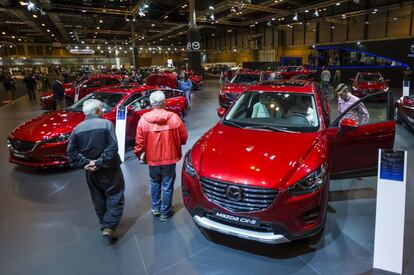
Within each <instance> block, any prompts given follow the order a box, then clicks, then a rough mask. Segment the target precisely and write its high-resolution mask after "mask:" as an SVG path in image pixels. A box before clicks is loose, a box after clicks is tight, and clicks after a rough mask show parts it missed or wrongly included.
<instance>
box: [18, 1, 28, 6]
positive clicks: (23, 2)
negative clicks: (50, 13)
mask: <svg viewBox="0 0 414 275" xmlns="http://www.w3.org/2000/svg"><path fill="white" fill-rule="evenodd" d="M19 3H20V5H22V6H26V5H27V3H26V2H25V1H19Z"/></svg>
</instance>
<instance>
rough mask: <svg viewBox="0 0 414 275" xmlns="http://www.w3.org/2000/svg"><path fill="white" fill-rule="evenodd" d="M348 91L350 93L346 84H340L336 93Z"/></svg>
mask: <svg viewBox="0 0 414 275" xmlns="http://www.w3.org/2000/svg"><path fill="white" fill-rule="evenodd" d="M346 91H348V86H346V85H345V84H344V83H340V84H338V86H336V89H335V92H337V93H340V92H346Z"/></svg>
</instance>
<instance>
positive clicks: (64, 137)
mask: <svg viewBox="0 0 414 275" xmlns="http://www.w3.org/2000/svg"><path fill="white" fill-rule="evenodd" d="M69 137H70V133H67V134H60V135H58V136H57V137H53V138H49V139H45V140H44V142H47V143H54V142H65V141H67V140H68V139H69Z"/></svg>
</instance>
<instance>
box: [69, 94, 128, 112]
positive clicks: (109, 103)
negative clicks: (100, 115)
mask: <svg viewBox="0 0 414 275" xmlns="http://www.w3.org/2000/svg"><path fill="white" fill-rule="evenodd" d="M123 97H124V94H123V93H99V92H95V93H91V94H89V95H87V96H85V97H84V98H82V99H81V100H79V101H78V102H76V103H75V104H73V105H72V106H71V107H69V110H70V111H72V112H82V107H83V103H84V102H85V101H86V100H88V99H98V100H100V101H102V103H103V112H104V113H108V112H110V111H112V109H113V108H114V107H115V106H116V105H117V104H118V103H119V101H120V100H121V99H122V98H123Z"/></svg>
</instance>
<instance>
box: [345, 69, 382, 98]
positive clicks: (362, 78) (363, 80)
mask: <svg viewBox="0 0 414 275" xmlns="http://www.w3.org/2000/svg"><path fill="white" fill-rule="evenodd" d="M351 81H352V91H351V92H352V94H353V95H355V96H357V97H359V98H361V97H364V96H366V95H369V94H372V93H377V92H381V91H385V92H388V91H389V89H390V88H389V87H388V83H387V81H386V80H384V78H383V77H382V75H381V74H380V73H378V72H359V73H357V75H356V76H355V78H353V79H351ZM381 99H382V100H386V93H384V94H383V97H382V98H381Z"/></svg>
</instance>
